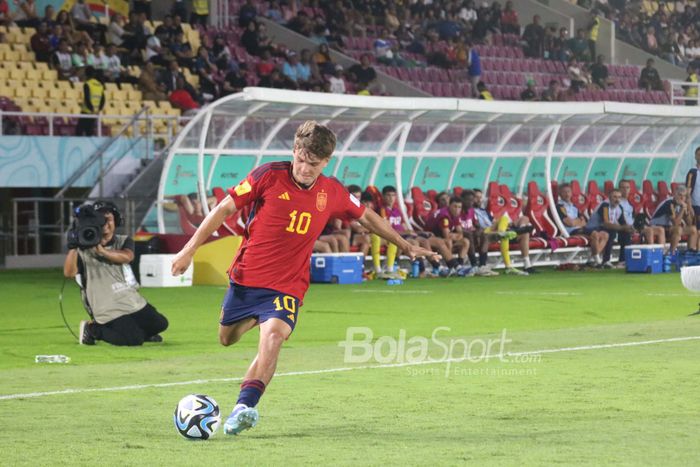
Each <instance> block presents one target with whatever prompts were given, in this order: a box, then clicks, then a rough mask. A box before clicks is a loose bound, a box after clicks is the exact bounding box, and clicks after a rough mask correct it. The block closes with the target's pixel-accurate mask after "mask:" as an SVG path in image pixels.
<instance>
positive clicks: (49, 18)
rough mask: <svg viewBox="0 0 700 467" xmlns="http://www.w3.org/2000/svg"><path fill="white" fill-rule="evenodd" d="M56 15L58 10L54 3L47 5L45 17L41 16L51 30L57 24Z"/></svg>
mask: <svg viewBox="0 0 700 467" xmlns="http://www.w3.org/2000/svg"><path fill="white" fill-rule="evenodd" d="M0 1H2V0H0ZM55 15H56V10H55V9H54V7H53V5H46V7H45V8H44V17H43V18H41V22H42V23H46V26H47V28H48V29H49V30H50V29H51V28H53V25H54V24H56V18H55Z"/></svg>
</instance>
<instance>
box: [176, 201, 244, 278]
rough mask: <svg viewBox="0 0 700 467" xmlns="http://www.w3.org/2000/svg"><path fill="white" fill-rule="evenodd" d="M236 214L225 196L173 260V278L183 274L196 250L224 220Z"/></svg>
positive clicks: (234, 208) (231, 203)
mask: <svg viewBox="0 0 700 467" xmlns="http://www.w3.org/2000/svg"><path fill="white" fill-rule="evenodd" d="M234 212H236V203H235V202H234V201H233V198H232V197H231V195H228V196H226V198H224V200H223V201H221V203H219V204H218V205H217V206H216V207H215V208H214V209H213V210H211V211H209V214H207V217H205V218H204V221H202V223H201V224H200V225H199V227H197V231H196V232H195V233H194V235H193V236H192V238H190V240H189V241H188V242H187V243H186V244H185V246H184V247H182V250H180V252H179V253H178V254H177V255H176V256H175V259H173V264H172V268H171V272H172V274H173V275H174V276H177V275H180V274H182V273H184V272H185V271H186V270H187V268H188V267H189V266H190V263H191V262H192V257H193V256H194V253H195V251H197V248H199V246H200V245H201V244H202V243H204V242H205V240H206V239H207V238H209V237H210V236H211V234H213V233H214V232H215V231H216V229H218V228H219V227H220V226H221V224H223V223H224V220H225V219H226V218H227V217H228V216H230V215H231V214H233V213H234Z"/></svg>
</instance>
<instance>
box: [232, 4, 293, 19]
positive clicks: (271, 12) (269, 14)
mask: <svg viewBox="0 0 700 467" xmlns="http://www.w3.org/2000/svg"><path fill="white" fill-rule="evenodd" d="M238 17H239V21H240V13H239V14H238ZM265 18H267V19H269V20H270V21H273V22H275V23H277V24H284V16H283V15H282V9H281V8H280V4H279V3H278V2H270V3H269V5H268V7H267V11H266V12H265Z"/></svg>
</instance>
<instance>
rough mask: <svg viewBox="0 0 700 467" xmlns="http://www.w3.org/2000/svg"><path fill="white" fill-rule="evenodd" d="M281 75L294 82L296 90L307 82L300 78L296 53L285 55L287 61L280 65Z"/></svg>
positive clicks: (300, 72) (300, 73)
mask: <svg viewBox="0 0 700 467" xmlns="http://www.w3.org/2000/svg"><path fill="white" fill-rule="evenodd" d="M282 74H283V75H284V76H286V77H287V78H288V79H289V80H290V81H292V82H294V84H295V85H296V88H297V89H298V88H299V87H300V86H302V85H303V84H304V83H306V81H307V80H305V79H304V78H303V76H302V71H301V67H300V66H299V58H298V57H297V54H296V52H294V51H291V52H289V53H288V54H287V59H286V60H285V61H284V63H283V64H282Z"/></svg>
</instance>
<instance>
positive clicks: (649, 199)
mask: <svg viewBox="0 0 700 467" xmlns="http://www.w3.org/2000/svg"><path fill="white" fill-rule="evenodd" d="M642 198H643V203H644V208H643V209H644V213H645V214H646V215H647V216H648V217H651V215H652V214H653V213H654V211H655V210H656V206H658V205H659V195H658V194H657V193H656V192H655V191H654V184H653V183H651V180H644V181H643V182H642Z"/></svg>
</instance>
